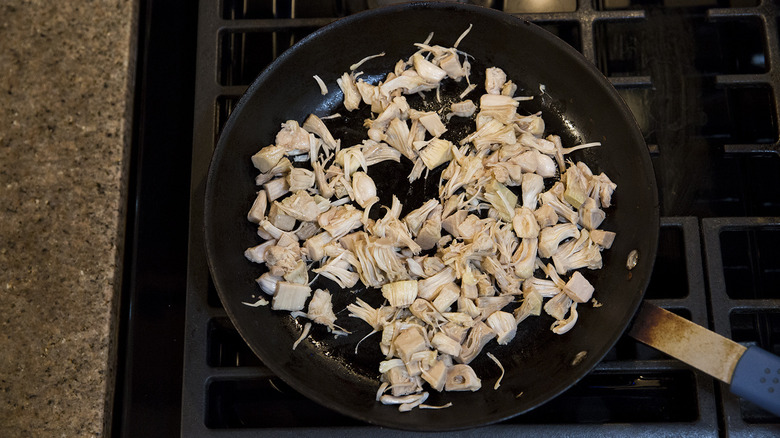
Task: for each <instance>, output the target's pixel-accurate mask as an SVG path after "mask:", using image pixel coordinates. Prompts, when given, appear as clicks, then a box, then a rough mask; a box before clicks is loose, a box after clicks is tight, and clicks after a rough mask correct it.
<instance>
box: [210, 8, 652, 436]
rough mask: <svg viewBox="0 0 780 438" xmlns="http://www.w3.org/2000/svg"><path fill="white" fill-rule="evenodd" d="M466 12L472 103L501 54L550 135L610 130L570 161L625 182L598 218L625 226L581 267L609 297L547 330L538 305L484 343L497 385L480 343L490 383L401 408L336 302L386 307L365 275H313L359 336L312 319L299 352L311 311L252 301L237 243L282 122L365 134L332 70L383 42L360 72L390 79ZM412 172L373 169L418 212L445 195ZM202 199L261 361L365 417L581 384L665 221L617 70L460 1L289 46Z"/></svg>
mask: <svg viewBox="0 0 780 438" xmlns="http://www.w3.org/2000/svg"><path fill="white" fill-rule="evenodd" d="M469 25H473V28H472V30H471V32H470V33H469V34H468V36H467V37H466V38H465V39H463V41H462V42H461V43H460V46H459V49H460V50H462V51H464V52H466V53H468V54H470V55H471V56H473V57H474V59H473V60H472V66H473V70H472V71H473V75H472V81H473V82H475V83H477V84H478V85H480V87H479V88H478V90H477V91H475V92H474V94H472V95H471V96H469V97H471V98H472V99H475V100H478V97H479V95H480V94H481V93H482V92H483V91H482V90H483V88H482V84H483V81H484V69H485V67H490V66H499V67H501V68H503V69H504V71H506V73H507V76H508V77H509V78H510V79H511V80H512V81H514V82H515V83H517V84H518V85H519V89H518V92H517V95H526V96H534V99H533V100H531V101H526V102H521V105H520V108H521V109H520V111H523V112H527V113H529V114H530V113H533V112H536V111H539V110H540V111H542V113H543V117H544V119H545V121H546V122H547V132H549V133H555V134H558V135H560V136H561V137H562V138H563V141H564V145H565V146H573V145H576V144H580V143H583V142H592V141H599V142H601V143H602V146H601V147H597V148H590V149H587V150H581V151H577V152H575V153H573V154H572V156H571V158H573V159H574V160H575V161H576V160H582V161H585V162H586V163H587V164H588V165H589V166H590V167H591V169H593V171H594V173H600V172H605V173H607V175H609V177H610V178H611V179H612V180H613V181H614V182H616V183H617V191H616V193H615V196H614V197H613V201H614V205H613V207H611V208H609V209H608V210H607V219H606V221H605V222H604V224H603V225H602V227H601V228H603V229H606V230H611V231H614V232H616V233H617V238H616V240H615V243H614V245H613V247H612V249H610V250H609V251H605V252H604V254H603V262H604V267H603V269H601V270H598V271H587V272H585V275H586V277H587V278H588V279H589V280H590V281H591V282H592V284H593V285H594V286H595V289H596V295H595V297H596V298H597V299H598V301H599V302H601V303H603V306H601V307H598V308H593V307H591V306H589V305H581V306H580V307H579V308H578V311H579V313H580V316H579V320H578V322H577V324H576V326H575V328H574V329H573V330H571V331H570V332H569V333H566V334H565V335H556V334H554V333H552V332H551V331H550V330H549V328H550V325H551V323H552V321H553V320H552V318H551V317H548V316H547V315H545V314H543V316H541V317H538V318H530V319H528V320H526V321H525V322H523V323H522V324H520V326H519V328H518V333H517V336H516V337H515V339H514V340H513V341H512V342H511V343H510V344H509V345H505V346H499V345H497V344H496V343H495V341H493V342H491V343H490V344H489V345H488V346H487V347H486V351H490V352H492V353H493V354H494V355H495V356H496V357H497V358H498V359H499V361H500V362H501V363H502V364H503V366H504V368H505V369H506V375H505V376H504V378H503V380H502V382H501V386H500V388H498V389H497V390H494V389H493V384H494V383H495V381H496V380H497V379H498V377H499V375H500V370H499V369H498V367H497V366H496V365H495V364H494V363H493V362H492V361H491V360H490V359H489V358H487V357H485V355H484V353H483V354H482V355H480V356H479V357H478V358H477V359H475V360H474V361H473V362H472V363H471V365H472V366H473V367H474V369H475V371H476V373H477V375H479V376H480V377H481V379H482V381H483V387H482V389H481V390H480V391H477V392H473V393H472V392H468V393H452V392H449V393H442V394H438V393H435V391H434V393H433V394H432V395H431V397H430V398H429V399H428V401H427V402H426V403H428V404H431V405H439V404H444V403H447V402H452V404H453V405H452V407H450V408H447V409H441V410H420V409H415V410H413V411H411V412H407V413H400V412H398V410H397V409H396V408H395V407H392V406H385V405H382V404H380V403H378V402H376V401H375V396H376V390H377V388H378V387H379V380H378V378H379V372H378V363H379V361H380V360H382V357H383V356H382V355H381V353H380V352H379V348H378V347H377V339H372V338H369V339H367V340H366V341H364V342H363V343H362V344H361V345H360V348H359V349H358V353H357V354H355V345H356V343H357V342H358V341H359V340H360V339H361V338H362V337H363V336H365V335H366V334H368V333H369V332H370V327H368V325H367V324H365V323H364V322H363V321H360V320H357V319H355V318H349V317H348V316H347V313H348V312H346V311H341V310H343V309H344V308H345V306H346V305H347V304H348V303H350V302H353V301H354V299H355V297H356V296H357V297H360V298H362V299H364V300H366V301H367V302H369V303H371V304H374V305H378V304H380V303H381V301H382V299H381V296H378V295H379V293H378V292H376V291H372V290H365V289H359V288H358V289H356V290H355V291H352V292H340V291H338V290H337V289H338V288H337V287H335V285H333V284H327V283H325V282H324V280H321V279H318V280H317V282H318V283H315V284H314V285H313V286H312V288H313V289H314V288H316V287H323V286H327V287H328V288H329V289H330V290H331V291H332V292H333V295H334V310H335V311H336V312H337V316H338V317H339V319H338V321H337V324H338V325H340V326H342V327H344V328H345V329H347V330H350V331H351V332H352V335H350V336H348V337H340V338H337V339H334V338H333V336H332V335H330V334H328V333H327V331H326V330H325V329H324V328H323V327H317V326H315V327H314V328H313V329H312V332H311V335H310V336H309V337H308V338H307V339H306V340H305V341H303V342H302V343H301V344H300V345H299V346H298V347H297V349H295V350H292V344H293V342H295V341H296V339H298V337H299V336H300V334H301V330H302V327H301V326H302V322H299V321H296V320H295V319H294V318H292V317H291V316H290V315H289V314H288V313H287V312H275V311H272V310H271V309H270V308H269V307H267V306H266V307H258V308H254V307H249V306H246V305H244V304H242V302H251V301H254V298H253V297H255V296H260V295H262V294H263V293H262V292H261V291H260V289H259V288H258V287H257V285H256V284H255V281H254V279H255V278H257V277H258V276H259V275H260V274H261V273H262V272H263V270H264V268H263V267H262V266H260V265H257V264H253V263H250V262H248V261H247V260H246V259H245V258H244V255H243V252H244V250H245V249H246V248H248V247H251V246H255V245H257V244H258V243H260V241H259V238H258V237H257V234H256V228H255V226H253V224H251V223H249V222H248V221H247V219H246V213H247V211H248V209H249V208H250V206H251V204H252V201H253V199H254V197H255V193H256V191H257V188H256V186H255V185H254V177H255V176H256V172H257V171H256V170H255V169H254V167H253V166H252V163H251V161H250V157H251V156H252V155H253V154H254V153H256V152H257V151H258V150H259V149H260V148H262V147H263V146H267V145H269V144H271V143H273V141H274V136H275V134H276V132H277V131H278V130H279V128H280V125H281V123H283V122H285V121H286V120H288V119H294V120H297V121H299V122H303V120H304V119H305V118H306V117H307V115H308V114H310V113H314V114H317V115H319V116H326V115H329V114H332V113H334V112H340V113H341V114H342V115H345V116H347V117H345V118H342V119H341V120H334V121H329V122H328V123H329V126H330V127H331V130H332V132H334V135H335V136H336V137H342V139H343V140H342V142H343V144H344V145H345V146H348V145H351V144H354V143H358V142H359V139H360V136H358V135H357V133H358V132H359V131H363V130H362V128H361V125H362V120H363V118H365V117H367V114H368V113H365V114H349V113H348V112H347V111H346V110H344V108H343V106H342V105H341V101H342V94H341V91H340V90H339V89H338V87H337V86H336V78H337V77H339V76H341V74H342V73H343V72H345V71H348V70H349V67H350V65H352V64H353V63H355V62H357V61H358V60H360V59H362V58H364V57H366V56H369V55H373V54H376V53H378V52H386V55H385V56H383V57H380V58H375V59H372V60H370V61H368V62H366V63H365V64H364V65H363V66H361V68H360V70H362V71H364V75H365V76H364V77H367V78H372V77H375V78H377V79H378V78H380V77H384V75H385V74H386V73H387V72H389V71H392V69H393V66H394V64H395V63H396V62H397V61H398V60H399V59H402V58H403V59H406V58H408V57H409V56H410V55H411V54H412V53H413V52H414V51H415V50H416V49H415V47H414V45H413V44H414V43H416V42H422V41H423V40H425V38H426V37H427V36H428V34H429V33H430V32H434V37H433V40H432V41H431V43H432V44H440V45H443V46H447V47H449V46H451V45H452V44H453V43H454V41H455V40H456V39H457V38H458V36H459V35H460V34H461V33H462V32H463V31H464V30H465V29H466V28H468V27H469ZM250 56H251V55H250ZM315 74H316V75H319V76H320V77H321V78H322V79H323V80H324V82H325V83H326V84H327V85H328V90H329V91H328V94H327V95H325V96H323V95H322V94H321V93H320V89H319V87H318V86H317V84H316V82H315V81H314V80H313V79H312V76H313V75H315ZM458 87H460V88H458ZM463 87H465V84H459V85H457V87H456V86H452V87H445V88H444V89H443V90H442V92H443V98H444V99H445V100H446V99H453V98H455V97H456V95H457V93H459V92H460V90H461V89H462V88H463ZM431 95H432V94H431ZM410 99H411V97H410ZM338 126H341V127H340V128H339V127H338ZM453 131H457V129H453ZM363 132H364V131H363ZM455 134H457V132H454V133H453V135H455ZM458 138H459V137H458ZM410 169H411V164H410V163H409V162H408V161H406V160H405V159H402V162H401V163H400V164H397V165H396V164H395V163H392V164H387V165H377V166H373V167H371V168H369V175H371V176H372V177H373V178H374V180H375V181H376V182H377V187H378V192H379V196H380V198H381V202H382V204H384V205H389V200H390V198H391V196H392V195H393V194H395V195H396V196H397V197H398V198H399V199H400V200H401V202H402V203H404V205H405V206H407V209H406V211H408V210H411V209H413V208H416V206H418V205H420V204H421V203H422V202H423V201H424V200H425V199H427V198H430V197H433V196H435V194H436V193H437V192H436V183H437V182H438V174H432V175H431V176H429V178H428V183H427V184H426V183H425V182H423V181H420V182H417V183H415V184H411V185H410V184H409V183H408V182H407V180H406V175H407V174H408V173H409V170H410ZM205 199H206V201H205V202H206V206H205V233H206V246H207V248H206V249H207V254H208V261H209V267H210V269H211V273H212V276H213V280H214V284H215V286H216V289H217V291H218V293H219V296H220V298H221V300H222V303H223V304H224V307H225V310H226V311H227V313H228V315H229V317H230V319H231V320H232V321H233V323H234V324H235V326H236V328H237V329H238V331H239V332H240V334H241V335H242V336H243V338H244V339H245V340H246V342H247V343H248V344H249V346H250V347H251V348H252V350H253V351H254V352H255V353H256V354H257V356H258V357H259V358H260V359H261V360H262V361H263V363H265V364H266V365H267V366H268V367H269V368H271V369H272V370H273V371H274V372H275V373H276V374H277V375H278V376H279V377H280V378H282V379H283V380H285V381H286V382H287V383H288V384H289V385H290V386H292V387H293V388H295V389H296V390H297V391H299V392H300V393H302V394H304V395H305V396H307V397H309V398H310V399H312V400H314V401H317V402H319V403H321V404H323V405H324V406H327V407H329V408H331V409H333V410H335V411H338V412H341V413H343V414H346V415H349V416H352V417H355V418H358V419H361V420H364V421H367V422H369V423H373V424H378V425H382V426H387V427H394V428H401V429H409V430H451V429H461V428H467V427H473V426H478V425H484V424H488V423H492V422H496V421H500V420H502V419H506V418H509V417H512V416H514V415H517V414H520V413H523V412H526V411H528V410H531V409H533V408H534V407H536V406H539V405H541V404H543V403H544V402H546V401H548V400H550V399H552V398H554V397H555V396H557V395H558V394H560V393H561V392H563V391H564V390H566V389H567V388H569V387H570V386H571V385H573V384H574V383H576V382H577V381H578V380H579V379H580V378H582V377H583V376H584V375H585V374H586V373H588V371H590V370H591V369H592V368H593V367H594V366H595V365H596V364H597V363H598V362H599V361H600V360H601V358H602V357H603V356H604V355H605V354H606V352H607V351H609V349H610V348H611V347H612V346H613V345H614V343H615V342H616V341H617V340H618V338H619V337H620V336H621V334H622V333H623V332H624V331H625V330H626V328H627V326H628V325H629V323H630V322H631V320H632V318H633V316H634V314H635V312H636V311H637V308H638V306H639V304H640V302H641V301H642V296H643V293H644V290H645V288H646V286H647V284H648V281H649V278H650V274H651V271H652V264H653V261H654V259H655V253H656V246H657V238H658V229H659V215H658V199H657V192H656V185H655V179H654V175H653V170H652V167H651V164H650V158H649V155H648V152H647V149H646V145H645V143H644V140H643V138H642V135H641V133H640V132H639V129H638V127H637V125H636V123H635V122H634V120H633V118H632V116H631V113H630V111H629V109H628V108H627V107H626V105H625V104H624V103H623V101H622V100H621V99H620V97H619V96H618V94H617V92H616V91H615V90H614V88H612V86H611V85H610V84H609V82H608V81H607V80H606V79H605V78H604V77H603V76H602V75H601V74H600V73H599V72H598V71H597V70H596V69H595V68H594V67H593V65H591V64H590V63H589V62H588V61H587V60H586V59H585V58H584V57H582V56H581V55H580V54H579V53H578V52H577V51H575V50H574V49H572V48H571V47H569V46H568V45H567V44H566V43H564V42H563V41H561V40H559V39H557V38H556V37H554V36H552V35H551V34H549V33H548V32H546V31H544V30H543V29H541V28H540V27H538V26H535V25H533V24H530V23H528V22H526V21H523V20H520V19H517V18H515V17H512V16H510V15H507V14H504V13H501V12H498V11H495V10H490V9H484V8H479V7H472V6H465V5H459V4H452V3H420V4H411V5H408V4H407V5H402V6H393V7H387V8H381V9H376V10H371V11H368V12H364V13H361V14H357V15H354V16H351V17H348V18H345V19H342V20H339V21H337V22H335V23H333V24H332V25H330V26H327V27H325V28H323V29H320V30H318V31H317V32H315V33H313V34H312V35H310V36H309V37H307V38H306V39H304V40H302V41H301V42H299V43H298V44H297V45H295V46H294V47H293V48H292V49H290V50H288V51H287V52H285V53H284V54H282V56H280V57H279V59H277V60H276V61H275V62H274V63H273V64H272V65H271V66H270V67H269V68H268V69H267V70H265V71H264V72H263V73H262V74H261V75H260V76H259V77H258V78H257V80H256V81H255V82H254V83H253V84H252V85H251V86H250V87H249V89H248V90H247V92H246V94H245V95H244V96H243V97H242V99H241V101H240V102H239V104H238V105H237V107H236V109H235V110H234V111H233V114H232V115H231V117H230V120H229V121H228V122H227V124H226V126H225V128H224V131H223V132H222V135H221V137H220V140H219V143H218V145H217V148H216V150H215V152H214V156H213V160H212V164H211V168H210V170H209V175H208V182H207V188H206V197H205ZM632 251H636V253H637V254H638V263H637V264H636V266H635V267H633V269H631V270H629V269H627V267H626V260H627V258H628V257H629V254H630V253H632ZM340 311H341V312H340ZM301 415H305V413H303V412H302V413H301Z"/></svg>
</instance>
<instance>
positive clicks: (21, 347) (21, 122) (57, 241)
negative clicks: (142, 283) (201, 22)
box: [0, 0, 138, 437]
mask: <svg viewBox="0 0 780 438" xmlns="http://www.w3.org/2000/svg"><path fill="white" fill-rule="evenodd" d="M137 14H138V7H137V2H136V1H135V0H104V1H101V2H92V1H90V2H51V1H44V0H29V1H24V0H6V1H3V2H2V4H0V69H2V70H1V71H0V436H4V437H8V436H68V437H71V436H100V435H106V434H108V432H109V430H110V429H109V428H110V408H111V403H112V402H113V384H114V372H113V369H114V363H115V342H114V339H115V337H116V326H117V324H116V310H117V307H118V298H119V290H120V287H121V256H122V242H123V234H124V222H125V219H124V210H125V204H126V192H127V190H126V180H127V171H128V157H129V149H130V147H129V146H130V128H131V114H132V89H133V80H134V78H133V72H134V58H135V32H136V20H137Z"/></svg>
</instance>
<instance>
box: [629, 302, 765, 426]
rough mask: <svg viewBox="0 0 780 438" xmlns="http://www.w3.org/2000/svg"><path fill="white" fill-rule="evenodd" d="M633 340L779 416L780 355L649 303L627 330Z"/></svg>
mask: <svg viewBox="0 0 780 438" xmlns="http://www.w3.org/2000/svg"><path fill="white" fill-rule="evenodd" d="M628 333H629V334H630V335H631V336H632V337H633V338H635V339H636V340H638V341H640V342H643V343H645V344H647V345H649V346H651V347H653V348H655V349H657V350H660V351H662V352H664V353H666V354H668V355H670V356H672V357H674V358H677V359H679V360H681V361H683V362H685V363H687V364H688V365H691V366H693V367H694V368H696V369H698V370H700V371H703V372H705V373H707V374H709V375H711V376H713V377H715V378H717V379H719V380H721V381H723V382H725V383H728V384H730V385H731V392H732V393H734V394H735V395H737V396H739V397H742V398H744V399H746V400H749V401H751V402H753V403H755V404H756V405H758V406H760V407H762V408H764V409H766V410H767V411H769V412H771V413H773V414H775V415H777V416H780V357H778V356H775V355H774V354H771V353H768V352H766V351H764V350H762V349H760V348H758V347H750V348H746V347H744V346H742V345H740V344H738V343H736V342H734V341H732V340H731V339H728V338H725V337H723V336H721V335H719V334H717V333H715V332H712V331H710V330H707V329H706V328H704V327H702V326H700V325H698V324H694V323H693V322H691V321H688V320H687V319H685V318H683V317H681V316H677V315H675V314H674V313H672V312H669V311H668V310H664V309H662V308H660V307H658V306H656V305H653V304H650V303H647V302H645V303H643V304H642V307H641V308H640V309H639V312H638V313H637V316H636V318H635V319H634V323H633V325H632V326H631V329H630V330H629V332H628Z"/></svg>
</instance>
